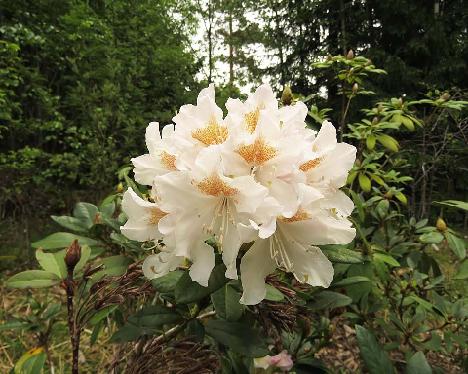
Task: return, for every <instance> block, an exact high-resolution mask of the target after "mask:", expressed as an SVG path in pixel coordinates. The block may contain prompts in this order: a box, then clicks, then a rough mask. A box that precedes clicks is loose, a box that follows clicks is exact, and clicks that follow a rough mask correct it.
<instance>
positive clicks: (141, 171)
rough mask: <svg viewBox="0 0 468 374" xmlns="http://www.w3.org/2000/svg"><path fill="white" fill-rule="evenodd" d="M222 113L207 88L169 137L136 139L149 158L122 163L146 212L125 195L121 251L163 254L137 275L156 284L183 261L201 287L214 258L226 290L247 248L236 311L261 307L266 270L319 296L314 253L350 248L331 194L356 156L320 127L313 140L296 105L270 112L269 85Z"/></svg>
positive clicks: (340, 199)
mask: <svg viewBox="0 0 468 374" xmlns="http://www.w3.org/2000/svg"><path fill="white" fill-rule="evenodd" d="M226 107H227V110H228V114H227V116H226V117H224V118H223V111H222V110H221V109H220V108H219V107H218V106H217V105H216V103H215V93H214V86H213V85H211V86H210V87H208V88H206V89H204V90H202V91H201V92H200V94H199V96H198V99H197V104H196V105H184V106H182V107H181V108H180V111H179V113H178V114H177V115H176V116H175V117H174V118H173V121H174V123H175V126H173V125H170V126H169V125H168V126H165V127H164V128H163V130H162V134H160V131H159V124H158V123H156V122H153V123H150V124H149V126H148V128H147V130H146V145H147V147H148V151H149V153H148V154H145V155H142V156H139V157H137V158H134V159H132V162H133V165H134V167H135V169H134V172H135V179H136V181H137V182H138V183H140V184H143V185H148V186H151V188H152V189H151V201H147V200H144V199H142V198H140V197H139V196H138V195H137V194H136V193H135V192H134V191H133V190H132V189H129V190H128V191H127V192H125V194H124V198H123V209H124V211H125V213H126V214H127V216H128V221H127V223H126V224H125V225H124V226H123V227H122V228H121V230H122V233H123V234H124V235H126V236H127V237H128V238H130V239H132V240H137V241H140V242H143V241H155V242H156V243H160V240H161V239H162V241H163V242H164V245H159V246H158V253H156V254H152V255H150V256H149V257H147V258H146V260H145V261H144V264H143V271H144V274H145V275H146V276H147V277H148V278H150V279H153V278H157V277H161V276H163V275H165V274H167V273H168V272H169V271H172V270H174V269H176V268H177V267H178V266H180V265H183V264H185V263H186V259H188V260H189V261H190V264H191V266H190V270H189V274H190V276H191V278H192V279H193V280H194V281H196V282H198V283H199V284H201V285H203V286H207V285H208V279H209V277H210V274H211V271H212V269H213V267H214V266H215V249H214V248H216V250H217V251H218V252H219V253H221V255H222V259H223V262H224V264H225V265H226V268H227V270H226V274H225V275H226V277H227V278H230V279H237V278H238V271H237V266H236V261H237V259H238V255H239V249H240V248H241V245H242V244H243V243H251V242H253V245H252V246H251V247H250V248H249V249H248V250H247V252H246V253H245V254H244V255H243V256H242V259H241V263H240V278H241V282H242V286H243V295H242V299H241V302H242V303H244V304H256V303H259V302H260V301H261V300H262V299H263V298H264V297H265V294H266V286H265V278H266V276H267V275H268V274H270V273H273V272H274V271H275V269H276V268H279V269H282V270H284V271H287V272H292V273H293V274H294V276H295V278H296V279H297V280H298V281H300V282H304V283H308V284H310V285H312V286H323V287H328V286H329V285H330V283H331V281H332V279H333V267H332V264H331V263H330V261H329V260H328V259H327V257H326V256H325V255H324V254H323V253H322V252H321V250H320V249H319V248H318V247H316V246H314V245H321V244H345V243H349V242H350V241H351V240H352V239H353V238H354V236H355V230H354V229H353V228H352V227H351V223H350V221H349V220H348V219H347V217H348V216H349V215H350V214H351V212H352V210H353V203H352V201H351V200H350V199H349V198H348V197H347V196H346V195H345V194H344V193H343V192H342V191H340V187H343V186H344V184H345V181H346V179H347V175H348V172H349V170H350V169H351V167H352V165H353V163H354V160H355V156H356V149H355V148H354V147H353V146H351V145H349V144H346V143H337V140H336V131H335V128H334V126H333V125H332V124H331V123H330V122H327V121H325V122H324V123H323V124H322V127H321V129H320V131H319V132H318V133H316V131H313V130H311V129H310V128H308V127H307V126H306V123H305V118H306V115H307V107H306V106H305V104H304V103H302V102H296V103H295V104H294V105H291V106H283V107H281V108H280V107H279V106H278V101H277V99H276V98H275V95H274V93H273V91H272V89H271V87H270V86H268V85H262V86H260V87H259V88H258V89H257V90H256V92H255V93H253V94H252V95H250V96H249V97H248V99H247V100H246V101H245V102H242V101H241V100H238V99H229V100H228V101H227V103H226ZM209 240H211V241H210V243H212V244H213V243H216V244H215V245H209V244H207V241H209Z"/></svg>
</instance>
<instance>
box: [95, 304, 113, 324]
mask: <svg viewBox="0 0 468 374" xmlns="http://www.w3.org/2000/svg"><path fill="white" fill-rule="evenodd" d="M117 307H118V305H108V306H106V307H104V308H102V309H100V310H99V311H98V312H96V313H95V314H93V316H92V317H91V318H90V320H89V323H90V324H91V325H92V326H94V325H96V324H97V323H99V322H100V321H101V320H103V319H104V318H106V317H107V316H108V315H109V314H111V313H112V312H113V311H114V310H115V309H116V308H117Z"/></svg>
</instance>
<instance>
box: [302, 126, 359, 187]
mask: <svg viewBox="0 0 468 374" xmlns="http://www.w3.org/2000/svg"><path fill="white" fill-rule="evenodd" d="M355 160H356V148H355V147H354V146H352V145H350V144H347V143H338V142H337V141H336V129H335V127H334V126H333V125H332V124H331V123H330V122H328V121H324V122H323V124H322V127H321V129H320V131H319V133H318V134H317V137H316V138H315V139H314V140H313V141H312V144H311V147H310V148H309V149H308V151H307V153H305V154H304V159H303V162H302V164H301V165H300V169H301V170H302V171H303V172H304V173H305V174H306V176H307V183H309V184H311V185H329V186H331V187H332V188H335V189H337V188H340V187H343V186H344V185H345V183H346V179H347V177H348V172H349V170H350V169H351V168H352V167H353V164H354V161H355Z"/></svg>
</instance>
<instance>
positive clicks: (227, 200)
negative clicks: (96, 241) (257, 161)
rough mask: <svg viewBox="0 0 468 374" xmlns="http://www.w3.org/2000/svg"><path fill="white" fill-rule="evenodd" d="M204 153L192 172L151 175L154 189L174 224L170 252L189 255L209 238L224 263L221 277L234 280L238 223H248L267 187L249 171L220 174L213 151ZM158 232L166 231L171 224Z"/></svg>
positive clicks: (239, 234)
mask: <svg viewBox="0 0 468 374" xmlns="http://www.w3.org/2000/svg"><path fill="white" fill-rule="evenodd" d="M205 155H206V156H207V157H206V158H205V159H204V162H203V163H201V164H200V165H199V167H196V168H195V169H194V170H193V171H192V173H183V172H174V173H169V174H166V175H163V176H159V177H157V178H156V179H155V188H156V189H157V190H158V195H159V196H160V201H161V207H162V208H163V209H164V210H165V211H168V212H169V216H170V217H171V218H173V220H174V221H175V222H176V225H175V231H174V233H175V241H176V254H177V255H178V256H185V257H188V258H191V257H192V255H193V254H192V253H191V251H193V250H192V249H191V248H192V247H193V246H194V245H199V243H204V242H205V241H206V240H207V239H209V238H211V237H214V239H215V240H216V242H217V243H218V246H219V250H220V252H222V255H223V261H224V263H225V265H226V267H227V270H226V276H227V277H228V278H232V279H236V278H237V270H236V258H237V253H238V251H239V248H240V246H241V245H242V243H243V242H244V240H243V234H242V231H243V228H242V227H239V224H240V223H248V219H249V217H250V215H252V214H253V213H254V212H255V211H256V209H257V208H258V206H259V205H260V204H262V202H263V201H264V200H265V198H266V196H267V193H268V191H267V189H266V188H265V187H263V186H261V185H260V184H258V183H257V182H255V180H254V178H253V177H252V176H250V175H246V176H241V177H234V178H229V177H226V176H224V175H223V174H222V173H221V172H220V171H219V169H218V168H217V166H219V162H218V161H219V158H218V157H219V155H218V154H217V153H216V152H212V153H211V154H209V153H207V154H205ZM161 230H162V232H164V233H169V232H172V228H171V227H167V228H165V227H161ZM210 248H211V247H210ZM207 250H208V249H207ZM211 251H212V249H211ZM213 266H214V263H213ZM211 269H212V266H211V265H210V267H209V266H208V265H207V267H206V269H205V271H206V272H208V273H209V272H211Z"/></svg>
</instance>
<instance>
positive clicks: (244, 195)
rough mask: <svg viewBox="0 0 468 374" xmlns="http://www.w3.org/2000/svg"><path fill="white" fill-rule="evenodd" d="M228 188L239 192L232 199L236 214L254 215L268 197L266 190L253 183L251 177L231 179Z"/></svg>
mask: <svg viewBox="0 0 468 374" xmlns="http://www.w3.org/2000/svg"><path fill="white" fill-rule="evenodd" d="M230 186H231V187H234V188H236V189H237V190H238V191H239V192H238V193H237V194H236V196H235V197H234V198H233V200H234V203H235V205H236V209H237V211H238V212H244V213H255V210H256V209H257V207H258V206H259V205H260V204H261V203H262V202H263V201H264V199H265V198H266V196H267V195H268V190H267V189H266V188H265V187H263V186H262V185H261V184H260V183H257V182H255V179H254V178H253V177H252V176H244V177H237V178H233V179H232V181H231V183H230Z"/></svg>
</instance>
